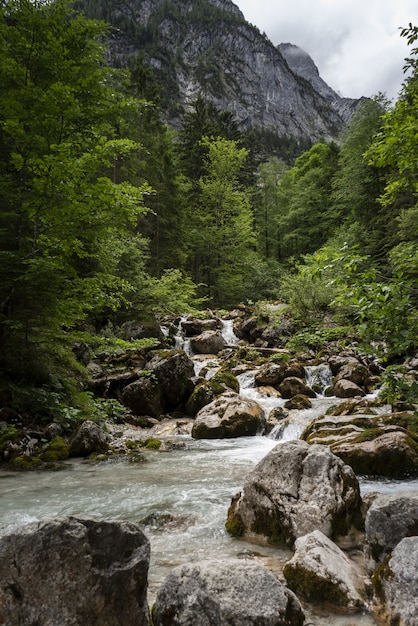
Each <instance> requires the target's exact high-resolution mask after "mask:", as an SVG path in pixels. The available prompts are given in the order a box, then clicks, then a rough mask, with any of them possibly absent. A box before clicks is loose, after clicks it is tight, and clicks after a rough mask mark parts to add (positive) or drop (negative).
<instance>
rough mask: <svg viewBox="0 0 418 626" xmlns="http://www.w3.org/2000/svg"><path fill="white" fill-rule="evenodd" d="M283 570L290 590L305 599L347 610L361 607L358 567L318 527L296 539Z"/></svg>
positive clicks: (362, 605) (361, 585)
mask: <svg viewBox="0 0 418 626" xmlns="http://www.w3.org/2000/svg"><path fill="white" fill-rule="evenodd" d="M283 573H284V576H285V578H286V582H287V585H288V586H289V587H290V589H292V590H293V591H294V592H295V593H296V594H297V595H298V596H299V595H300V596H301V597H304V598H305V599H307V600H310V601H314V602H316V603H318V602H326V603H327V604H333V605H334V606H336V607H340V608H344V609H345V610H348V611H351V610H353V609H354V610H355V609H357V610H359V609H361V608H364V600H363V599H362V595H361V592H362V591H363V590H364V580H363V577H362V574H361V571H360V568H359V566H358V565H356V564H355V563H354V562H353V561H350V559H349V558H348V557H347V556H346V555H345V554H344V552H343V551H342V550H340V548H339V547H338V546H337V545H336V544H335V543H334V542H333V541H331V539H329V538H328V537H326V536H325V535H324V534H323V533H321V531H319V530H314V531H313V532H311V533H309V534H308V535H304V536H303V537H299V538H298V539H296V541H295V553H294V555H293V557H292V558H291V559H290V560H289V561H287V563H286V564H285V566H284V570H283Z"/></svg>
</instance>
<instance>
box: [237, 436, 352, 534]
mask: <svg viewBox="0 0 418 626" xmlns="http://www.w3.org/2000/svg"><path fill="white" fill-rule="evenodd" d="M360 504H361V498H360V490H359V484H358V480H357V478H356V476H355V474H354V472H353V470H352V469H351V467H349V466H348V465H346V464H344V463H343V462H342V461H341V459H339V458H338V457H337V456H336V455H334V454H333V453H332V452H331V450H330V449H329V448H328V447H327V446H321V445H313V446H309V445H308V444H307V443H305V442H303V441H300V440H297V441H288V442H284V443H281V444H279V445H277V446H276V447H275V448H273V450H271V451H270V452H269V454H267V455H266V456H265V457H264V459H262V460H261V461H260V462H259V463H258V465H257V466H256V467H255V468H254V470H253V471H252V472H250V474H249V475H248V476H247V478H246V480H245V483H244V488H243V491H242V492H241V494H239V495H238V496H236V497H235V498H234V499H233V500H232V503H231V506H230V508H229V511H228V521H227V528H228V524H229V525H231V524H233V525H234V527H235V528H240V529H242V534H243V536H246V537H248V538H250V539H251V538H256V539H257V540H260V539H261V540H263V539H264V540H265V541H267V542H270V543H278V544H281V543H284V544H289V545H291V544H293V542H294V541H295V539H296V538H297V537H301V536H302V535H305V534H307V533H309V532H312V531H313V530H316V529H319V530H321V532H323V533H324V534H325V535H326V536H328V537H331V538H335V537H339V536H342V535H345V534H346V533H347V532H348V531H349V529H350V527H351V525H352V524H353V523H354V522H357V520H358V519H359V518H360V515H361V513H360Z"/></svg>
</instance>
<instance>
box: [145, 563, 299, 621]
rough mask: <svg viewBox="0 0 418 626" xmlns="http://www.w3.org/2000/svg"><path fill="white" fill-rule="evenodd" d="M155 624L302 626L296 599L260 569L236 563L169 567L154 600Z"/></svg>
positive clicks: (258, 566)
mask: <svg viewBox="0 0 418 626" xmlns="http://www.w3.org/2000/svg"><path fill="white" fill-rule="evenodd" d="M153 619H154V624H155V626H173V625H174V624H176V626H197V625H199V626H215V625H216V626H231V624H236V625H237V626H238V625H241V624H242V625H244V624H245V625H246V626H303V624H304V614H303V610H302V607H301V605H300V603H299V601H298V600H297V598H296V596H295V595H294V594H293V593H292V592H291V591H290V590H289V589H287V588H286V587H285V586H284V585H283V584H282V583H281V582H279V581H278V580H277V578H276V577H275V576H274V575H273V574H272V573H271V572H270V571H269V570H268V569H267V568H265V567H263V566H262V565H259V564H257V563H252V562H245V561H241V560H227V561H225V562H223V563H200V564H193V565H183V566H181V567H178V568H175V569H174V570H173V572H172V573H171V574H170V575H169V576H168V577H167V578H166V579H165V581H164V582H163V584H162V586H161V588H160V590H159V592H158V594H157V599H156V602H155V610H154V614H153Z"/></svg>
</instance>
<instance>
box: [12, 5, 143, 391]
mask: <svg viewBox="0 0 418 626" xmlns="http://www.w3.org/2000/svg"><path fill="white" fill-rule="evenodd" d="M103 33H104V26H103V24H101V23H98V22H94V21H91V20H86V19H85V18H84V17H83V16H82V15H78V14H75V13H73V12H72V11H71V9H70V5H69V4H68V3H67V2H66V1H65V0H54V1H52V2H48V3H44V2H32V1H30V0H12V1H10V2H7V3H4V4H3V6H2V8H1V21H0V48H1V64H0V81H1V84H2V86H3V89H2V91H1V94H0V153H1V155H0V171H1V177H0V180H1V182H0V194H1V197H2V202H3V210H2V214H1V218H0V260H1V265H2V273H1V277H0V304H1V309H0V341H1V344H2V351H1V355H0V372H1V373H3V375H6V373H7V374H8V375H12V376H14V377H18V376H20V377H26V378H34V379H39V380H41V381H42V380H44V379H45V377H46V378H48V375H49V374H50V373H51V372H53V371H54V369H55V368H56V367H57V365H58V362H59V360H57V359H56V358H55V357H56V355H57V353H58V352H59V351H60V350H61V347H62V345H63V344H65V343H66V342H67V341H68V340H69V339H70V338H71V330H72V329H74V328H75V327H76V326H77V324H79V323H80V322H81V321H82V320H83V319H86V317H87V316H88V315H89V314H91V312H92V311H95V312H98V311H100V309H102V310H104V309H109V308H110V309H114V308H117V307H118V306H120V305H121V303H123V302H125V303H128V301H129V294H130V293H131V292H132V291H134V289H135V286H134V285H132V284H131V283H130V282H129V280H127V279H126V277H125V276H124V275H123V272H122V271H121V269H122V266H123V255H124V250H125V245H126V242H127V241H136V242H137V243H138V245H139V246H140V245H141V242H140V239H138V235H137V234H136V229H137V223H138V219H139V218H140V217H141V216H142V214H143V213H144V211H145V209H144V206H143V197H144V194H146V193H148V192H149V187H148V185H146V184H142V185H133V184H132V183H131V182H130V181H129V179H128V178H126V177H125V176H124V175H123V172H124V169H123V167H122V164H123V163H126V162H128V161H129V160H130V159H132V158H133V156H135V155H136V154H137V153H138V149H139V146H138V145H137V143H136V142H134V141H132V140H131V139H130V138H128V137H126V136H125V137H121V136H120V132H119V128H118V120H119V119H120V118H121V117H123V116H124V114H125V113H126V112H127V111H129V110H131V109H132V108H135V107H137V103H136V102H134V101H133V100H130V99H129V98H124V97H122V96H120V94H117V93H116V92H115V80H114V76H113V75H112V72H110V70H109V69H108V68H107V67H106V66H105V63H104V49H103V46H102V44H101V40H102V38H103ZM138 261H139V265H138V267H137V272H138V273H141V271H142V270H143V267H142V266H143V262H142V261H141V259H138ZM60 357H61V358H62V355H60Z"/></svg>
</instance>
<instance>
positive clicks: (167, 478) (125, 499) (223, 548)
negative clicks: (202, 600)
mask: <svg viewBox="0 0 418 626" xmlns="http://www.w3.org/2000/svg"><path fill="white" fill-rule="evenodd" d="M196 362H197V363H199V366H198V367H202V365H204V364H206V362H205V361H204V362H203V363H202V360H201V359H198V360H196ZM314 373H315V372H311V374H314ZM239 379H240V384H241V393H242V395H245V396H247V397H252V398H254V399H256V400H257V401H258V402H260V403H261V404H262V405H263V406H264V408H265V410H266V412H268V411H269V410H270V409H271V408H273V406H282V404H283V402H284V401H283V400H282V399H277V398H270V397H267V396H263V395H260V394H259V393H258V391H257V390H256V388H255V387H254V386H253V374H252V373H250V372H249V373H246V374H242V375H241V376H240V377H239ZM335 403H336V399H335V398H325V397H318V398H316V399H314V400H313V408H312V409H309V410H306V411H291V412H289V418H288V419H289V424H288V426H287V427H286V428H285V430H284V431H283V433H282V439H281V440H287V439H290V438H296V437H299V435H300V433H301V432H302V430H303V428H304V427H305V426H306V425H307V424H308V423H309V422H310V421H311V420H312V419H313V418H314V417H316V416H317V415H320V414H322V413H323V412H324V411H325V410H326V409H327V408H328V407H329V406H330V405H332V404H335ZM170 439H171V440H173V439H174V438H173V437H170ZM176 439H177V440H180V441H182V442H184V444H185V447H184V448H183V449H176V450H173V451H171V452H159V451H146V452H144V456H145V458H146V460H145V462H143V463H136V464H134V463H130V462H128V461H127V460H122V461H106V462H102V463H96V464H91V463H87V462H82V461H80V460H74V461H71V462H69V463H68V468H67V469H64V470H62V471H59V472H56V471H55V472H48V471H42V472H26V473H17V472H16V473H14V472H10V471H2V472H0V535H2V534H6V533H8V532H11V531H13V529H14V528H16V527H18V526H20V525H22V524H26V523H28V522H31V521H35V520H40V519H43V518H50V517H62V516H67V515H73V516H89V517H94V518H99V519H124V520H130V521H134V522H139V521H140V520H143V519H144V518H145V517H147V516H150V515H153V516H154V522H152V521H151V522H150V523H149V524H147V525H145V527H144V530H145V533H146V535H147V536H148V538H149V539H150V542H151V565H150V572H149V602H150V604H151V603H152V602H153V600H154V598H155V594H156V591H157V589H158V586H159V584H160V583H161V581H162V580H163V578H164V577H165V576H166V575H167V574H168V573H169V571H170V569H171V568H172V567H174V566H176V565H179V564H182V563H190V562H199V561H202V560H210V559H214V560H221V559H224V558H228V557H237V556H238V557H240V558H256V559H257V560H259V561H260V562H262V563H264V564H265V565H266V566H267V567H269V568H271V569H272V570H273V571H275V572H277V573H278V574H279V575H280V570H281V566H282V565H283V563H284V562H285V561H286V560H287V559H288V558H290V556H291V552H290V551H289V550H287V549H280V548H273V547H269V546H261V545H254V544H250V543H247V542H245V541H242V540H237V539H233V538H231V537H230V536H229V535H228V534H227V533H226V531H225V529H224V524H225V520H226V515H227V510H228V506H229V504H230V501H231V497H232V496H234V495H235V494H236V493H237V492H238V491H240V490H241V488H242V485H243V482H244V479H245V477H246V475H247V474H248V473H249V472H250V471H251V469H252V468H253V467H254V466H255V465H256V463H257V462H258V461H259V460H261V458H263V457H264V456H265V455H266V454H267V453H268V452H269V450H271V449H272V448H273V447H274V446H275V445H277V444H279V443H280V441H278V440H274V439H272V438H269V437H264V436H256V437H242V438H238V439H223V440H201V441H195V440H193V439H191V438H190V437H188V436H183V437H176ZM361 484H362V490H363V492H365V491H390V490H399V489H407V488H410V489H418V481H417V480H415V481H411V482H409V483H408V482H401V481H389V480H387V481H382V480H379V481H372V480H368V481H361ZM158 514H169V515H170V516H172V517H171V518H170V519H171V521H169V522H168V523H167V524H166V525H165V526H164V527H163V528H160V527H159V525H158ZM305 609H306V616H307V622H312V623H313V624H315V626H330V625H332V626H372V625H373V624H375V622H374V621H373V619H372V618H371V616H370V615H366V614H364V615H363V614H361V615H360V614H356V615H351V616H343V615H334V614H330V613H328V612H327V611H326V610H323V609H318V608H317V609H315V610H314V609H313V607H310V606H305Z"/></svg>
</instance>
